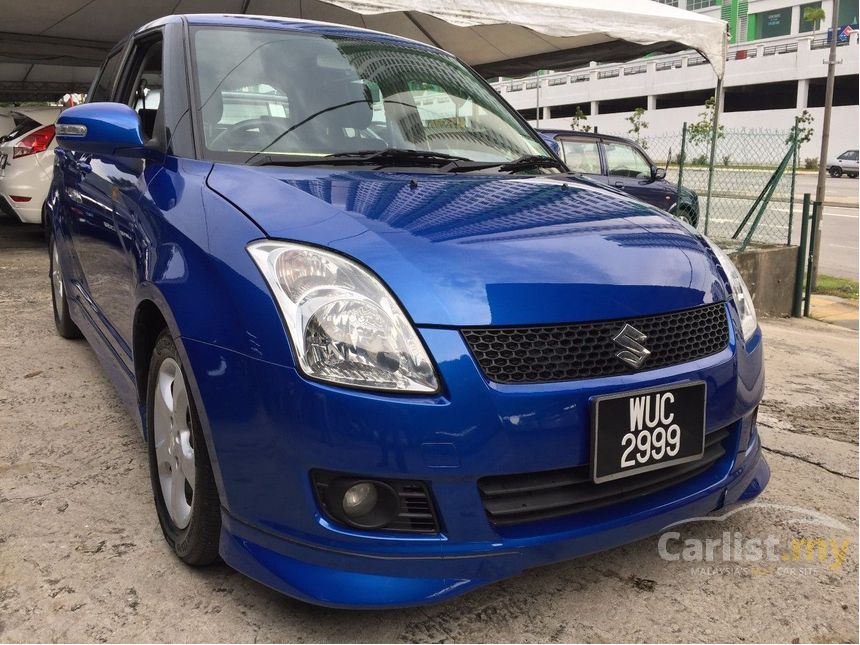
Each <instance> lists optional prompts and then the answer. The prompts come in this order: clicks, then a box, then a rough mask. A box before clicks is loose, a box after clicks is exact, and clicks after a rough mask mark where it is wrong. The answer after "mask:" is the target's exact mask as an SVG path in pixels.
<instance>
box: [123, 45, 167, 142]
mask: <svg viewBox="0 0 860 645" xmlns="http://www.w3.org/2000/svg"><path fill="white" fill-rule="evenodd" d="M162 52H163V46H162V41H161V38H160V37H145V38H144V39H142V40H140V41H138V42H137V43H135V50H134V54H133V56H132V58H131V65H130V66H129V68H128V73H127V74H126V76H125V78H124V79H123V87H122V91H121V93H120V95H119V97H118V99H117V100H118V101H119V102H121V103H125V104H126V105H128V106H129V107H131V108H133V109H134V110H135V112H137V114H138V116H139V117H140V123H141V125H142V126H143V132H144V135H145V136H146V138H148V139H149V138H152V136H153V133H154V132H155V127H156V122H157V119H158V116H159V110H160V108H161V104H162V100H161V99H162V96H161V94H162V91H163V89H164V74H163V73H162V69H163V65H162Z"/></svg>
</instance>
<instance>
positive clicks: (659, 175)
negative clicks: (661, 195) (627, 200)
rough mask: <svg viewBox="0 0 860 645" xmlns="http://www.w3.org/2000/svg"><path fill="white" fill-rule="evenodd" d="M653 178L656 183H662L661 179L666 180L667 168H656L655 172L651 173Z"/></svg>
mask: <svg viewBox="0 0 860 645" xmlns="http://www.w3.org/2000/svg"><path fill="white" fill-rule="evenodd" d="M651 176H652V177H653V178H654V181H660V180H661V179H666V169H665V168H654V171H653V172H652V173H651Z"/></svg>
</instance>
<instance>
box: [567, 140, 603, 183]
mask: <svg viewBox="0 0 860 645" xmlns="http://www.w3.org/2000/svg"><path fill="white" fill-rule="evenodd" d="M561 148H562V150H563V151H564V159H565V162H566V163H567V165H568V167H569V168H570V169H571V170H573V171H574V172H581V173H584V174H586V175H599V174H600V151H599V150H598V148H597V141H577V140H575V139H562V141H561Z"/></svg>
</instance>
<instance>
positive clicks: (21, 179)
mask: <svg viewBox="0 0 860 645" xmlns="http://www.w3.org/2000/svg"><path fill="white" fill-rule="evenodd" d="M59 114H60V108H58V107H51V108H13V109H12V110H10V113H9V116H11V117H12V119H13V121H14V122H15V127H14V128H13V129H12V131H11V132H9V133H7V134H6V135H4V136H2V137H0V210H2V211H4V212H5V213H7V214H8V215H12V216H13V217H15V218H16V219H17V220H18V221H20V222H23V223H25V224H41V223H42V205H43V204H44V203H45V197H47V195H48V186H49V185H50V183H51V176H52V174H53V172H54V148H56V147H57V143H56V139H55V138H54V122H55V121H56V120H57V117H58V116H59Z"/></svg>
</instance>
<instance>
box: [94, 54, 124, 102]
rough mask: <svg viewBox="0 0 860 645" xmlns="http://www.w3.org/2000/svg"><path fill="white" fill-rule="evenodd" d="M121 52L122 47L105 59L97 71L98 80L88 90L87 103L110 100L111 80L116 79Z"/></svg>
mask: <svg viewBox="0 0 860 645" xmlns="http://www.w3.org/2000/svg"><path fill="white" fill-rule="evenodd" d="M121 53H122V49H119V50H117V52H116V53H114V54H111V55H110V56H108V59H107V60H106V61H105V64H104V65H103V66H102V69H101V72H100V73H99V77H98V80H97V81H96V84H95V85H94V86H93V91H92V92H90V96H89V97H88V98H87V103H103V102H104V101H110V99H111V90H112V89H113V82H114V80H115V79H116V73H117V70H118V69H119V61H120V54H121Z"/></svg>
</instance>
